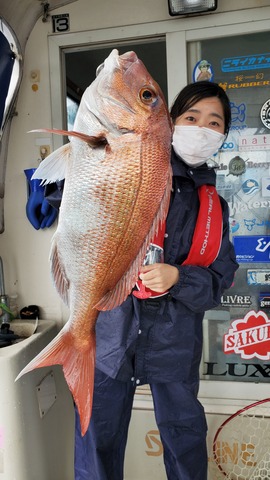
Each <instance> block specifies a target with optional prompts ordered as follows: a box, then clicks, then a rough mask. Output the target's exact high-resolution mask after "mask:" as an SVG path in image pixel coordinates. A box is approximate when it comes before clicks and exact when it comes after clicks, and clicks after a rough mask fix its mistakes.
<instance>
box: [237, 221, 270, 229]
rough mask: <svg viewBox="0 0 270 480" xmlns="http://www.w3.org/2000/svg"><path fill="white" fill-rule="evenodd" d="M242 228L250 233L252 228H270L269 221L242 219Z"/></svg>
mask: <svg viewBox="0 0 270 480" xmlns="http://www.w3.org/2000/svg"><path fill="white" fill-rule="evenodd" d="M243 220H244V226H245V227H246V229H247V230H248V231H249V232H251V231H252V230H253V228H255V227H256V228H270V220H260V219H258V218H252V219H246V218H244V219H243Z"/></svg>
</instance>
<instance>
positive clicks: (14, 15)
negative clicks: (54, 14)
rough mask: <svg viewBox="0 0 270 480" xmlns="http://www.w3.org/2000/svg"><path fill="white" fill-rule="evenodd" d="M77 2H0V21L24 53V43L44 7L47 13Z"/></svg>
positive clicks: (43, 0) (56, 0)
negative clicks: (10, 32)
mask: <svg viewBox="0 0 270 480" xmlns="http://www.w3.org/2000/svg"><path fill="white" fill-rule="evenodd" d="M76 1H77V0H12V1H11V0H1V2H0V20H1V18H3V19H4V20H5V21H6V23H8V24H9V25H10V27H11V28H12V30H13V31H14V32H15V33H16V36H17V38H18V41H19V43H20V46H21V50H22V51H24V48H25V44H26V41H27V39H28V37H29V35H30V33H31V31H32V29H33V28H34V25H35V23H36V21H37V20H38V18H40V17H42V16H43V14H44V8H45V5H49V6H48V8H49V12H50V11H51V10H55V9H56V8H59V7H62V6H63V5H66V4H67V3H73V2H76Z"/></svg>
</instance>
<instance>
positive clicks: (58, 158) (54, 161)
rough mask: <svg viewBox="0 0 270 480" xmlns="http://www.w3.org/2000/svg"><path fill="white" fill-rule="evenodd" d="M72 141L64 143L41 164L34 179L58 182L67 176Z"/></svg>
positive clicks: (33, 176)
mask: <svg viewBox="0 0 270 480" xmlns="http://www.w3.org/2000/svg"><path fill="white" fill-rule="evenodd" d="M70 150H71V145H70V143H68V144H65V145H62V147H60V148H58V149H57V150H55V151H54V152H52V153H51V154H50V155H48V157H46V158H45V159H44V160H42V162H41V163H40V164H39V166H38V168H37V169H36V171H35V172H34V174H33V175H32V179H35V178H36V179H40V180H42V182H41V183H42V184H43V185H46V184H47V183H53V182H57V181H59V180H63V179H64V178H65V172H66V166H67V161H68V158H69V155H70Z"/></svg>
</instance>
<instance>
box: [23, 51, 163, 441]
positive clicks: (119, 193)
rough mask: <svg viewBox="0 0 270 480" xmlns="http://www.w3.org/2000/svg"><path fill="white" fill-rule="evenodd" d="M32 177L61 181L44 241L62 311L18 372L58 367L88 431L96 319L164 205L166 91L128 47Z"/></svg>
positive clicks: (110, 304)
mask: <svg viewBox="0 0 270 480" xmlns="http://www.w3.org/2000/svg"><path fill="white" fill-rule="evenodd" d="M35 131H46V132H52V133H56V134H60V135H67V136H68V137H69V142H68V143H67V144H64V145H63V146H61V147H60V148H58V149H57V150H55V151H54V152H52V153H51V154H50V155H49V156H48V157H46V158H45V159H44V160H43V161H42V162H41V163H40V165H39V166H38V168H37V169H36V171H35V173H34V175H33V177H32V178H37V179H40V180H41V182H42V183H43V184H48V183H52V182H56V181H59V180H62V179H65V186H64V192H63V197H62V202H61V207H60V212H59V220H58V225H57V229H56V231H55V233H54V235H53V237H52V240H51V250H50V257H49V258H50V266H51V272H52V280H53V283H54V285H55V288H56V290H57V292H58V293H59V295H60V297H61V299H62V300H63V302H64V303H65V304H66V305H68V307H69V319H68V321H67V322H66V323H65V325H64V326H63V328H62V329H61V330H60V332H59V333H58V334H57V336H56V337H55V338H54V339H53V340H52V341H51V342H50V343H49V344H48V345H47V346H46V347H45V348H44V349H43V350H42V351H41V352H40V353H39V354H38V355H37V356H36V357H35V358H34V359H33V360H31V361H30V363H29V364H28V365H26V367H25V368H24V369H23V370H22V371H21V372H20V374H19V375H18V377H17V379H19V378H20V377H21V376H22V375H24V374H25V373H27V372H30V371H31V370H34V369H36V368H40V367H45V366H52V365H56V364H59V365H62V369H63V374H64V377H65V380H66V382H67V385H68V387H69V390H70V392H71V394H72V396H73V399H74V402H75V404H76V406H77V409H78V412H79V416H80V426H81V434H82V436H84V435H85V433H86V431H87V428H88V426H89V422H90V419H91V412H92V399H93V385H94V369H95V352H96V339H95V324H96V320H97V317H98V314H99V311H102V310H111V309H113V308H116V307H117V306H118V305H120V304H121V303H122V302H123V301H124V300H125V299H126V298H127V296H128V295H129V294H130V293H131V291H132V289H133V287H134V286H135V284H136V281H137V279H138V275H139V270H140V267H141V265H142V263H143V259H144V257H145V254H146V251H147V248H148V245H149V244H150V243H151V239H153V237H154V236H155V234H156V233H157V231H158V229H159V228H160V225H161V224H162V223H163V222H164V221H165V219H166V215H167V212H168V207H169V201H170V193H171V185H172V171H171V165H170V154H171V137H172V122H171V119H170V115H169V112H168V107H167V105H166V101H165V98H164V95H163V93H162V91H161V89H160V87H159V85H158V84H157V83H156V81H155V80H154V79H153V78H152V77H151V75H150V74H149V72H148V71H147V69H146V67H145V65H144V64H143V62H142V61H141V60H140V59H139V58H138V57H137V55H136V53H135V52H133V51H130V52H126V53H124V54H122V55H119V52H118V50H117V49H113V50H112V51H111V53H110V54H109V56H108V57H107V58H106V59H105V61H104V63H103V64H102V65H101V66H100V67H99V69H98V71H97V76H96V78H95V80H94V81H93V82H92V83H91V84H90V86H89V87H88V88H87V89H86V90H85V92H84V94H83V96H82V99H81V102H80V105H79V109H78V112H77V115H76V118H75V123H74V130H73V131H65V130H54V129H38V130H35Z"/></svg>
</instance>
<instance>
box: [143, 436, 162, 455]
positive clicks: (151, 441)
mask: <svg viewBox="0 0 270 480" xmlns="http://www.w3.org/2000/svg"><path fill="white" fill-rule="evenodd" d="M145 442H146V445H147V447H148V450H146V455H150V456H154V457H158V456H159V455H162V453H163V446H162V443H161V440H160V435H159V431H158V430H149V432H147V434H146V435H145Z"/></svg>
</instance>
